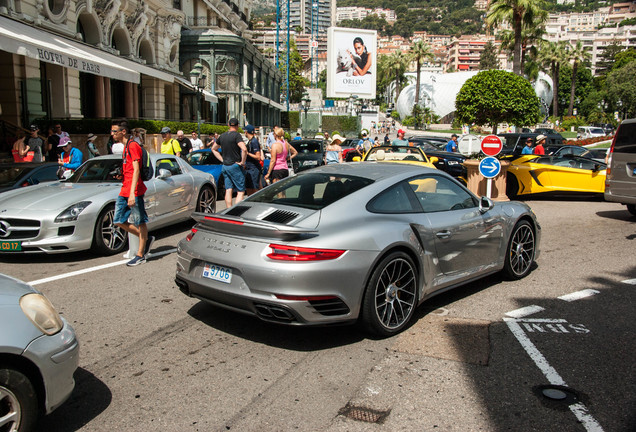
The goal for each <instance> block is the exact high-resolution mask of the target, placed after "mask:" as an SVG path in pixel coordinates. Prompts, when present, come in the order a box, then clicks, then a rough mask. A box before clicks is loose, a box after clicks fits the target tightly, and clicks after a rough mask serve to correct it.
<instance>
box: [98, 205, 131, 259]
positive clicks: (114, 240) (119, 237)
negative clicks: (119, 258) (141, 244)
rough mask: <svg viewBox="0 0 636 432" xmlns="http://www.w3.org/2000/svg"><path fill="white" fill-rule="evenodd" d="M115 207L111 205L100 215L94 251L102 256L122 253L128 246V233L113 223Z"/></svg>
mask: <svg viewBox="0 0 636 432" xmlns="http://www.w3.org/2000/svg"><path fill="white" fill-rule="evenodd" d="M114 218H115V205H114V204H110V205H109V206H107V207H106V208H105V209H104V210H102V212H101V213H100V214H99V217H98V218H97V224H96V225H95V234H94V236H93V250H95V251H96V252H97V253H99V254H101V255H113V254H116V253H121V252H123V251H124V249H126V247H127V245H128V235H127V234H126V231H124V230H123V229H121V228H119V227H118V226H116V225H115V224H114V223H113V220H114Z"/></svg>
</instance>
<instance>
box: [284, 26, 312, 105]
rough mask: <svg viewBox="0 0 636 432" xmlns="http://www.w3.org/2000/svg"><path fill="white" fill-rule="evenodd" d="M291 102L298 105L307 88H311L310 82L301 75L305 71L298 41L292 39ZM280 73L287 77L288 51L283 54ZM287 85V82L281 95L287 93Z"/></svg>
mask: <svg viewBox="0 0 636 432" xmlns="http://www.w3.org/2000/svg"><path fill="white" fill-rule="evenodd" d="M289 48H290V49H289V102H294V103H298V102H300V100H301V99H302V97H303V92H304V91H305V87H307V86H309V80H308V79H307V78H304V77H303V76H302V75H301V74H302V71H303V66H304V62H303V58H302V56H301V55H300V53H299V52H298V49H296V41H295V40H294V39H293V38H291V39H290V41H289ZM279 69H280V72H281V73H282V74H283V77H286V76H287V51H284V52H281V56H280V63H279ZM285 91H286V84H285V80H283V83H282V85H281V93H283V94H284V93H285Z"/></svg>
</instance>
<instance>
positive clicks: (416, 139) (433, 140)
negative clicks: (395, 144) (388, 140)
mask: <svg viewBox="0 0 636 432" xmlns="http://www.w3.org/2000/svg"><path fill="white" fill-rule="evenodd" d="M448 141H450V138H444V137H432V136H412V137H409V138H408V142H409V144H410V143H413V145H417V146H419V145H421V144H428V145H431V146H433V147H435V148H437V149H438V150H444V147H446V144H448Z"/></svg>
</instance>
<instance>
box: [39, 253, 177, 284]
mask: <svg viewBox="0 0 636 432" xmlns="http://www.w3.org/2000/svg"><path fill="white" fill-rule="evenodd" d="M176 251H177V248H172V249H168V250H165V251H161V252H155V253H151V254H148V258H154V257H160V256H163V255H168V254H171V253H174V252H176ZM128 261H130V260H129V259H125V260H121V261H115V262H112V263H108V264H102V265H98V266H95V267H89V268H86V269H83V270H77V271H74V272H70V273H64V274H61V275H57V276H51V277H47V278H44V279H38V280H35V281H33V282H28V284H29V285H41V284H44V283H48V282H53V281H56V280H60V279H66V278H70V277H73V276H78V275H81V274H85V273H91V272H94V271H98V270H103V269H107V268H111V267H117V266H119V265H122V264H126V263H127V262H128Z"/></svg>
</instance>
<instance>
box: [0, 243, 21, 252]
mask: <svg viewBox="0 0 636 432" xmlns="http://www.w3.org/2000/svg"><path fill="white" fill-rule="evenodd" d="M21 250H22V242H19V241H3V242H0V251H2V252H18V251H21Z"/></svg>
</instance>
